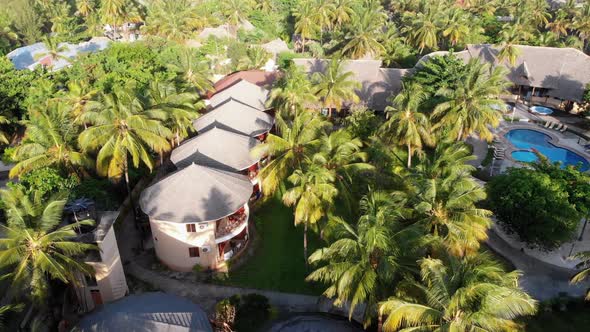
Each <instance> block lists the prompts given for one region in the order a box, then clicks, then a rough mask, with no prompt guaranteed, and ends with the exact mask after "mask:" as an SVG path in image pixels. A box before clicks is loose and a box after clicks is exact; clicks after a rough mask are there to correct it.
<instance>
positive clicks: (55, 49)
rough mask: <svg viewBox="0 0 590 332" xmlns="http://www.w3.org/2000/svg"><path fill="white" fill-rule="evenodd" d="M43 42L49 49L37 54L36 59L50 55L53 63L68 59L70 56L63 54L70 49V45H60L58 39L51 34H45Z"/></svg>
mask: <svg viewBox="0 0 590 332" xmlns="http://www.w3.org/2000/svg"><path fill="white" fill-rule="evenodd" d="M43 44H44V45H45V48H46V49H47V50H46V51H45V52H41V53H38V54H35V59H37V60H38V59H41V58H44V57H46V56H49V58H50V59H51V61H52V63H53V62H56V61H58V60H60V59H63V60H68V57H67V56H65V55H63V54H62V53H63V52H65V51H67V50H68V47H67V46H64V45H60V44H59V42H58V41H57V39H55V38H53V37H50V36H45V37H43Z"/></svg>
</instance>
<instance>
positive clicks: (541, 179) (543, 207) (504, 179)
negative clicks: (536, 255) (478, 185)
mask: <svg viewBox="0 0 590 332" xmlns="http://www.w3.org/2000/svg"><path fill="white" fill-rule="evenodd" d="M588 181H589V179H588V176H587V175H586V174H584V173H582V172H580V171H578V170H576V169H575V168H568V169H560V168H559V167H558V166H553V165H549V164H544V165H541V166H538V167H537V169H527V168H514V169H510V170H508V172H506V173H505V174H502V175H499V176H496V177H494V178H493V179H492V180H491V181H490V182H489V184H488V188H487V190H488V193H489V203H490V207H491V208H492V210H493V211H494V212H495V213H496V215H497V217H498V220H499V221H500V222H501V223H502V224H503V225H505V226H506V229H507V230H508V231H510V232H514V233H516V234H518V236H519V237H520V239H522V240H523V241H525V242H527V243H528V244H530V245H533V246H539V247H541V248H545V249H553V248H555V247H558V246H559V245H561V244H562V243H564V242H567V241H569V240H571V239H572V238H573V237H574V236H575V235H576V234H575V231H576V230H577V229H578V226H579V224H580V219H581V218H582V217H584V216H585V215H586V214H587V211H588V207H589V206H590V205H588V201H587V198H588V194H590V191H589V190H588V189H589V184H588V183H589V182H588Z"/></svg>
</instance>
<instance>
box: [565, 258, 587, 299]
mask: <svg viewBox="0 0 590 332" xmlns="http://www.w3.org/2000/svg"><path fill="white" fill-rule="evenodd" d="M572 258H573V259H581V260H582V262H580V263H579V264H578V265H577V266H576V268H578V269H582V270H581V271H579V272H578V273H576V274H575V275H574V276H573V277H572V278H571V279H570V283H572V284H577V283H580V282H582V281H584V280H586V279H588V277H590V251H582V252H579V253H577V254H575V255H574V256H572ZM586 300H588V301H590V290H588V291H587V292H586Z"/></svg>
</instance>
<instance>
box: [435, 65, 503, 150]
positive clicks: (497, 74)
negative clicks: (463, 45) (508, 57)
mask: <svg viewBox="0 0 590 332" xmlns="http://www.w3.org/2000/svg"><path fill="white" fill-rule="evenodd" d="M506 87H507V82H506V79H505V74H504V71H503V70H502V69H501V68H500V67H496V68H494V69H493V70H491V71H490V66H489V65H488V64H482V63H481V62H479V60H477V59H472V60H470V61H469V63H468V64H467V67H466V76H465V79H464V80H462V81H460V82H459V83H458V86H457V88H456V89H454V90H450V89H443V90H441V91H440V92H439V95H441V96H443V97H445V98H446V99H447V101H445V102H442V103H441V104H439V105H438V106H436V108H435V109H434V112H433V113H432V119H434V120H437V121H438V123H436V124H435V125H434V129H441V128H445V129H446V128H450V131H449V135H451V136H454V137H456V139H457V140H458V141H459V140H463V139H465V138H467V136H469V135H471V134H472V133H477V134H478V135H479V137H480V138H481V139H485V140H487V141H491V140H492V138H493V134H492V132H491V131H490V126H492V127H497V126H498V124H499V123H500V112H498V111H497V110H496V109H495V107H497V105H502V103H503V102H502V101H501V100H500V99H499V96H500V94H501V93H502V92H504V91H505V89H506Z"/></svg>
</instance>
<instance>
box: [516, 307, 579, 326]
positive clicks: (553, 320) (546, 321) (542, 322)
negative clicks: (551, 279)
mask: <svg viewBox="0 0 590 332" xmlns="http://www.w3.org/2000/svg"><path fill="white" fill-rule="evenodd" d="M525 324H526V328H525V332H549V331H551V332H553V331H555V332H557V331H559V332H580V331H588V330H590V306H585V307H579V308H569V309H568V310H567V311H565V312H540V313H538V314H537V315H536V316H535V317H533V318H530V319H528V320H526V321H525Z"/></svg>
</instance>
